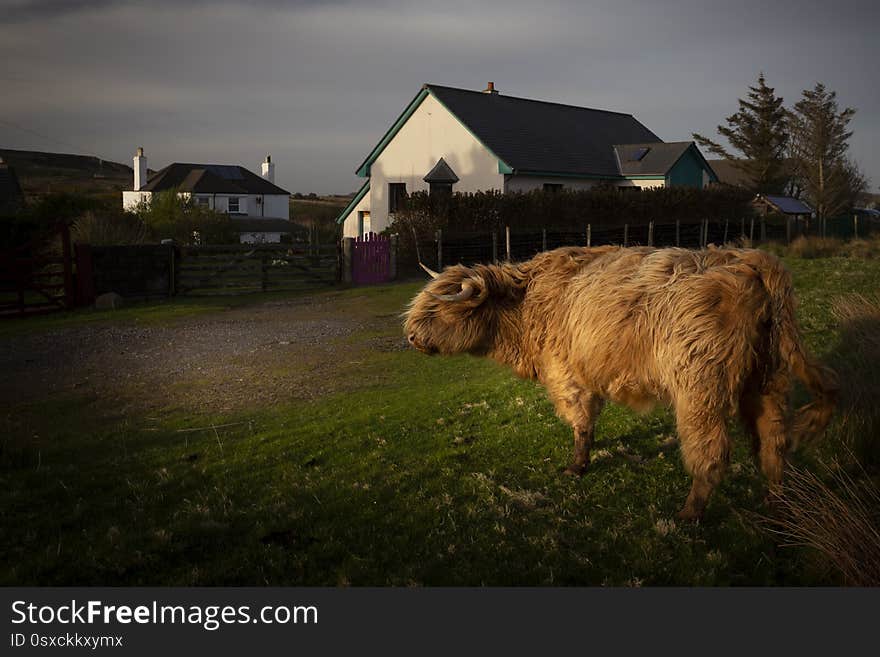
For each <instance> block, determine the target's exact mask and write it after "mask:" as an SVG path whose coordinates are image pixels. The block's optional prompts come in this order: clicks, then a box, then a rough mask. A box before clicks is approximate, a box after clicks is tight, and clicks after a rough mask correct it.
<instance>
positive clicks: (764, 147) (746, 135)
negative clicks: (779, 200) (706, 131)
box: [693, 73, 790, 194]
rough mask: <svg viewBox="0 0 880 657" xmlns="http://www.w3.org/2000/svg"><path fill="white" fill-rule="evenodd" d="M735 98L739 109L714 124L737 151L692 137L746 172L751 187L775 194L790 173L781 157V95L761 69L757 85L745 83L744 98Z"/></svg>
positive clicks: (784, 129)
mask: <svg viewBox="0 0 880 657" xmlns="http://www.w3.org/2000/svg"><path fill="white" fill-rule="evenodd" d="M738 102H739V111H738V112H737V113H736V114H733V115H731V116H728V117H727V119H726V121H727V126H722V125H719V126H718V134H720V135H721V136H722V137H724V138H726V139H727V141H728V143H730V145H731V146H732V147H733V148H734V149H735V150H736V151H737V152H738V153H739V154H738V155H735V154H732V153H731V152H730V151H728V150H727V149H726V148H724V146H722V145H721V144H719V143H717V142H714V141H712V140H711V139H709V138H707V137H704V136H702V135H699V134H697V133H694V135H693V137H694V140H695V141H696V142H697V143H698V144H700V145H701V146H703V147H704V148H706V149H708V150H709V152H710V153H712V154H714V155H717V156H719V157H723V158H724V159H727V160H730V161H731V162H732V164H733V166H735V167H736V168H737V169H739V170H740V171H742V172H743V173H744V174H745V175H746V177H747V179H748V180H749V188H750V189H751V190H752V191H754V192H757V193H767V194H779V193H781V192H782V191H783V190H784V189H785V186H786V184H787V183H788V180H789V177H790V176H789V172H788V167H787V166H786V161H785V157H786V152H787V150H788V139H789V136H788V125H787V124H788V114H787V112H786V110H785V108H784V107H783V105H782V98H780V97H778V96H776V94H775V93H774V89H773V87H768V86H767V84H766V81H765V79H764V74H763V73H761V74H760V75H759V76H758V86H756V87H749V93H748V100H743V99H739V101H738Z"/></svg>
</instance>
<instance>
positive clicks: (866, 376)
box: [832, 294, 880, 463]
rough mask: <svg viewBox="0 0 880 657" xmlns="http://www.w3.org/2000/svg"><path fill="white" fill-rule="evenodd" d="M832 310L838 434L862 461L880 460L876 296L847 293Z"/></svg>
mask: <svg viewBox="0 0 880 657" xmlns="http://www.w3.org/2000/svg"><path fill="white" fill-rule="evenodd" d="M832 312H833V314H834V317H835V319H836V320H837V322H838V329H839V335H840V344H839V346H838V347H837V349H836V351H835V353H834V355H833V360H832V362H833V363H834V369H835V370H836V371H837V373H838V374H839V376H840V382H841V391H840V401H839V429H840V437H841V440H842V441H843V442H844V444H845V445H846V446H847V447H848V448H849V449H851V450H852V451H853V452H855V454H856V456H858V457H859V458H860V459H861V461H862V462H863V463H873V462H876V461H880V376H878V375H880V296H873V297H866V296H862V295H859V294H854V295H848V296H845V297H842V298H840V299H837V300H836V301H835V302H834V304H833V307H832Z"/></svg>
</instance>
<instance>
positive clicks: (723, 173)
mask: <svg viewBox="0 0 880 657" xmlns="http://www.w3.org/2000/svg"><path fill="white" fill-rule="evenodd" d="M709 166H711V167H712V170H713V171H715V173H716V174H717V176H718V181H719V182H721V183H722V184H724V185H732V186H735V187H751V186H752V185H753V181H752V179H751V178H750V177H749V174H747V173H746V172H745V171H743V170H742V169H740V168H739V167H737V166H736V162H735V160H709Z"/></svg>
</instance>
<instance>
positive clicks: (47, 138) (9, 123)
mask: <svg viewBox="0 0 880 657" xmlns="http://www.w3.org/2000/svg"><path fill="white" fill-rule="evenodd" d="M0 125H4V126H7V127H9V128H12V129H14V130H19V131H21V132H27V133H30V134H32V135H35V136H37V137H39V138H40V139H43V140H45V141H49V142H54V143H56V144H61V145H62V146H67V147H68V148H74V149H76V150H77V151H78V152H80V153H85V149H83V148H81V147H80V146H77V145H76V144H72V143H70V142H69V141H63V140H61V139H55V138H54V137H50V136H49V135H47V134H43V133H41V132H37V131H36V130H32V129H30V128H26V127H24V126H22V125H18V124H17V123H13V122H12V121H7V120H3V119H0Z"/></svg>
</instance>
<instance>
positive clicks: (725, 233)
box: [722, 219, 728, 244]
mask: <svg viewBox="0 0 880 657" xmlns="http://www.w3.org/2000/svg"><path fill="white" fill-rule="evenodd" d="M727 222H728V220H727V219H725V220H724V241H723V242H722V244H727Z"/></svg>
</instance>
